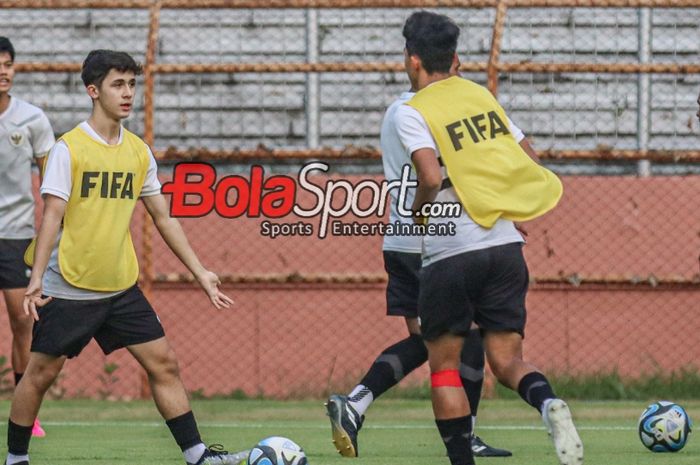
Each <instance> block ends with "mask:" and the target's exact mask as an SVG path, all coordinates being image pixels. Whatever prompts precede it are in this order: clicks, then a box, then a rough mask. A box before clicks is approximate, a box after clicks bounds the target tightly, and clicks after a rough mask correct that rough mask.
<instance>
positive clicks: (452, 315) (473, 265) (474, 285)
mask: <svg viewBox="0 0 700 465" xmlns="http://www.w3.org/2000/svg"><path fill="white" fill-rule="evenodd" d="M420 279H421V281H420V297H419V299H418V313H419V315H420V321H421V333H422V334H423V338H424V339H426V340H434V339H436V338H438V337H439V336H441V335H442V334H445V333H452V334H458V335H466V334H467V333H468V332H469V328H470V327H471V324H472V321H474V322H476V324H477V325H479V328H481V329H482V330H492V331H515V332H518V333H520V334H521V335H524V331H525V320H526V311H525V295H526V294H527V287H528V280H529V274H528V270H527V264H526V263H525V258H524V257H523V251H522V244H521V243H512V244H506V245H501V246H497V247H490V248H488V249H483V250H475V251H472V252H465V253H462V254H459V255H455V256H453V257H449V258H445V259H443V260H440V261H438V262H436V263H432V264H430V265H428V266H426V267H424V268H423V269H422V271H421V278H420Z"/></svg>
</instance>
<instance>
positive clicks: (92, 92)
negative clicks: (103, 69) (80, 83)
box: [86, 84, 100, 100]
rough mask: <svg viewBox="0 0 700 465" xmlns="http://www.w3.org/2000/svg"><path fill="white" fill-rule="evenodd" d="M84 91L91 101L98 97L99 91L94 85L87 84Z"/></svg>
mask: <svg viewBox="0 0 700 465" xmlns="http://www.w3.org/2000/svg"><path fill="white" fill-rule="evenodd" d="M86 90H87V94H88V95H89V96H90V98H91V99H93V100H94V99H96V98H98V97H99V96H100V90H99V89H98V88H97V86H96V85H95V84H89V85H88V86H87V87H86Z"/></svg>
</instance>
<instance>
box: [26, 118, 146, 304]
mask: <svg viewBox="0 0 700 465" xmlns="http://www.w3.org/2000/svg"><path fill="white" fill-rule="evenodd" d="M122 131H123V137H122V142H121V144H119V145H106V144H103V143H100V142H98V141H96V140H94V139H93V138H92V137H90V136H89V135H88V134H87V133H85V131H83V130H82V129H80V128H79V127H76V128H75V129H73V130H71V131H69V132H67V133H66V134H64V136H63V137H62V138H61V140H62V141H63V142H65V143H66V145H67V146H68V150H69V151H70V156H71V176H72V187H71V195H70V199H69V200H68V204H67V205H66V212H65V215H64V217H63V234H62V236H61V241H60V243H59V247H58V262H59V266H60V268H61V275H62V276H63V278H64V279H65V280H66V281H68V282H69V283H70V284H71V285H73V286H75V287H79V288H82V289H90V290H94V291H104V292H110V291H119V290H122V289H127V288H129V287H131V286H132V285H134V283H136V280H137V279H138V275H139V266H138V261H137V259H136V252H135V250H134V245H133V242H132V240H131V233H130V231H129V225H130V223H131V215H132V213H133V211H134V207H135V206H136V202H137V201H138V199H139V195H140V193H141V189H142V187H143V183H144V181H145V179H146V173H147V171H148V166H149V164H150V159H149V157H150V155H149V154H148V150H147V148H146V144H145V143H144V142H143V141H142V140H141V139H140V138H139V137H138V136H136V135H134V134H132V133H131V132H129V131H127V130H126V129H123V130H122ZM30 249H31V247H30ZM26 258H33V250H31V251H30V250H27V255H26V256H25V259H26Z"/></svg>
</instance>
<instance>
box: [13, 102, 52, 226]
mask: <svg viewBox="0 0 700 465" xmlns="http://www.w3.org/2000/svg"><path fill="white" fill-rule="evenodd" d="M54 142H55V139H54V136H53V129H51V124H50V123H49V119H48V118H47V117H46V115H45V114H44V112H43V111H41V109H39V108H38V107H35V106H34V105H32V104H30V103H27V102H25V101H24V100H21V99H18V98H17V97H11V98H10V105H9V106H8V107H7V109H6V110H5V111H4V112H3V113H2V114H0V239H31V238H32V237H33V236H34V195H33V194H32V160H33V159H35V158H41V157H44V156H46V153H47V152H48V151H49V150H50V149H51V146H52V145H53V144H54Z"/></svg>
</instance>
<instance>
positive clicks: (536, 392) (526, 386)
mask: <svg viewBox="0 0 700 465" xmlns="http://www.w3.org/2000/svg"><path fill="white" fill-rule="evenodd" d="M518 394H520V397H522V398H523V400H524V401H525V402H527V403H528V404H530V405H532V406H533V407H535V408H536V409H537V410H538V411H539V412H540V413H542V403H543V402H544V401H545V400H547V399H555V398H556V397H557V396H556V395H554V391H553V390H552V386H551V385H550V384H549V381H547V378H545V377H544V375H543V374H542V373H538V372H536V371H533V372H532V373H528V374H526V375H525V376H523V379H521V380H520V383H518Z"/></svg>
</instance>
